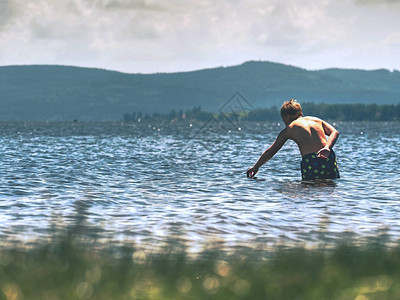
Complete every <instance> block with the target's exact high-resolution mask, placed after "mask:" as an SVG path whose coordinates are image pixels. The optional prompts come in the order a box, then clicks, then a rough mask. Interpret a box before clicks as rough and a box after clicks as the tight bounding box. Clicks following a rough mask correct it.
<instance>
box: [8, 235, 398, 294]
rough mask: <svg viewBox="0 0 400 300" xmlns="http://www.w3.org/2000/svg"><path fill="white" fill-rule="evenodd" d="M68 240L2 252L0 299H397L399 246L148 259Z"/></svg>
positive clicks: (173, 254) (171, 253)
mask: <svg viewBox="0 0 400 300" xmlns="http://www.w3.org/2000/svg"><path fill="white" fill-rule="evenodd" d="M95 246H96V245H93V247H89V246H88V245H87V244H84V243H80V242H77V241H76V240H74V239H73V238H71V237H65V238H61V239H60V240H57V241H51V242H49V243H48V244H46V245H41V246H36V247H34V248H31V249H17V248H14V249H4V250H0V299H10V300H11V299H13V300H17V299H358V300H361V299H398V298H399V297H400V247H398V246H395V247H387V246H385V244H383V243H382V244H380V243H376V242H375V243H374V242H371V243H369V244H366V245H363V246H355V245H352V244H350V243H346V242H343V243H340V244H338V245H337V246H336V247H334V248H332V249H328V248H320V249H311V250H310V249H304V248H276V249H275V250H273V251H268V252H267V251H262V250H256V249H244V250H237V251H236V252H235V253H230V254H227V253H225V252H221V251H219V250H216V249H211V250H205V251H203V252H202V253H200V254H199V255H198V256H196V257H193V256H189V255H188V254H187V253H186V252H185V249H184V247H181V248H179V247H178V249H179V250H178V251H177V250H176V249H177V248H176V247H173V248H170V249H166V250H165V251H164V252H163V253H152V254H150V253H146V252H143V251H141V250H136V249H134V248H133V247H118V248H116V247H114V248H107V249H105V248H99V247H97V249H96V248H95Z"/></svg>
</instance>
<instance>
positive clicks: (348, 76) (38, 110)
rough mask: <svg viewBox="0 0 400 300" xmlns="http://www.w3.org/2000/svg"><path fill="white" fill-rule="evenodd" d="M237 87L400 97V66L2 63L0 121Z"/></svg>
mask: <svg viewBox="0 0 400 300" xmlns="http://www.w3.org/2000/svg"><path fill="white" fill-rule="evenodd" d="M237 91H239V92H240V93H241V94H242V95H243V96H244V97H246V99H247V100H248V101H249V102H250V103H251V104H252V105H253V106H254V107H256V108H268V107H271V106H274V105H275V106H278V107H279V106H280V105H281V104H282V102H283V101H284V100H288V99H290V98H295V99H297V100H299V101H300V102H314V103H328V104H333V103H364V104H369V103H377V104H397V103H399V102H400V72H399V71H388V70H384V69H381V70H374V71H365V70H346V69H326V70H318V71H308V70H305V69H301V68H297V67H293V66H288V65H284V64H278V63H271V62H261V61H251V62H247V63H244V64H242V65H238V66H232V67H219V68H213V69H205V70H199V71H193V72H181V73H157V74H126V73H120V72H115V71H107V70H101V69H90V68H79V67H67V66H5V67H0V105H1V111H0V121H8V120H17V121H18V120H19V121H28V120H50V121H56V120H74V119H77V120H118V119H122V116H123V115H124V114H126V113H132V112H138V111H141V112H143V113H149V114H152V113H168V112H170V111H171V109H175V110H187V109H192V108H193V107H198V106H201V109H203V110H205V111H209V112H216V111H218V109H219V108H220V107H221V105H223V103H225V102H226V100H227V99H229V97H231V96H232V94H234V93H235V92H237Z"/></svg>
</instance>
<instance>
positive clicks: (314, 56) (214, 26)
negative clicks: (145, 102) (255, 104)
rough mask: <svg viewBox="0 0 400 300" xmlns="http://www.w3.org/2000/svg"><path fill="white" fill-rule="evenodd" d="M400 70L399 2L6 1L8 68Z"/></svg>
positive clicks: (3, 48)
mask: <svg viewBox="0 0 400 300" xmlns="http://www.w3.org/2000/svg"><path fill="white" fill-rule="evenodd" d="M249 60H262V61H273V62H278V63H283V64H289V65H294V66H298V67H302V68H305V69H308V70H315V69H324V68H331V67H337V68H357V69H367V70H370V69H379V68H386V69H389V70H393V69H395V70H400V0H292V1H289V0H248V1H241V0H0V66H5V65H25V64H57V65H73V66H82V67H95V68H102V69H109V70H116V71H121V72H126V73H155V72H179V71H190V70H198V69H204V68H213V67H220V66H232V65H238V64H241V63H243V62H246V61H249Z"/></svg>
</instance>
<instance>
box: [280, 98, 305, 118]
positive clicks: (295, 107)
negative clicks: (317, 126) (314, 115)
mask: <svg viewBox="0 0 400 300" xmlns="http://www.w3.org/2000/svg"><path fill="white" fill-rule="evenodd" d="M302 116H303V111H302V109H301V105H300V103H298V102H297V101H296V100H293V99H290V100H289V101H286V102H284V103H283V105H282V107H281V117H282V120H284V119H290V120H292V121H293V120H295V119H297V118H299V117H302Z"/></svg>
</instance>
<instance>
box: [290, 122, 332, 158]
mask: <svg viewBox="0 0 400 300" xmlns="http://www.w3.org/2000/svg"><path fill="white" fill-rule="evenodd" d="M284 130H286V131H287V132H286V134H285V135H286V137H287V139H291V140H293V141H295V142H296V144H297V145H298V146H299V149H300V153H301V155H302V156H304V155H305V154H308V153H315V152H318V151H319V150H321V149H322V148H324V147H325V146H326V142H327V140H326V136H327V135H328V136H330V135H331V133H332V132H333V131H334V130H335V129H334V128H333V127H332V126H331V125H330V124H328V123H326V122H324V121H323V120H321V119H318V118H316V117H300V118H298V119H296V120H294V121H293V122H292V123H290V125H289V126H287V127H286V128H285V129H284Z"/></svg>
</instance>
